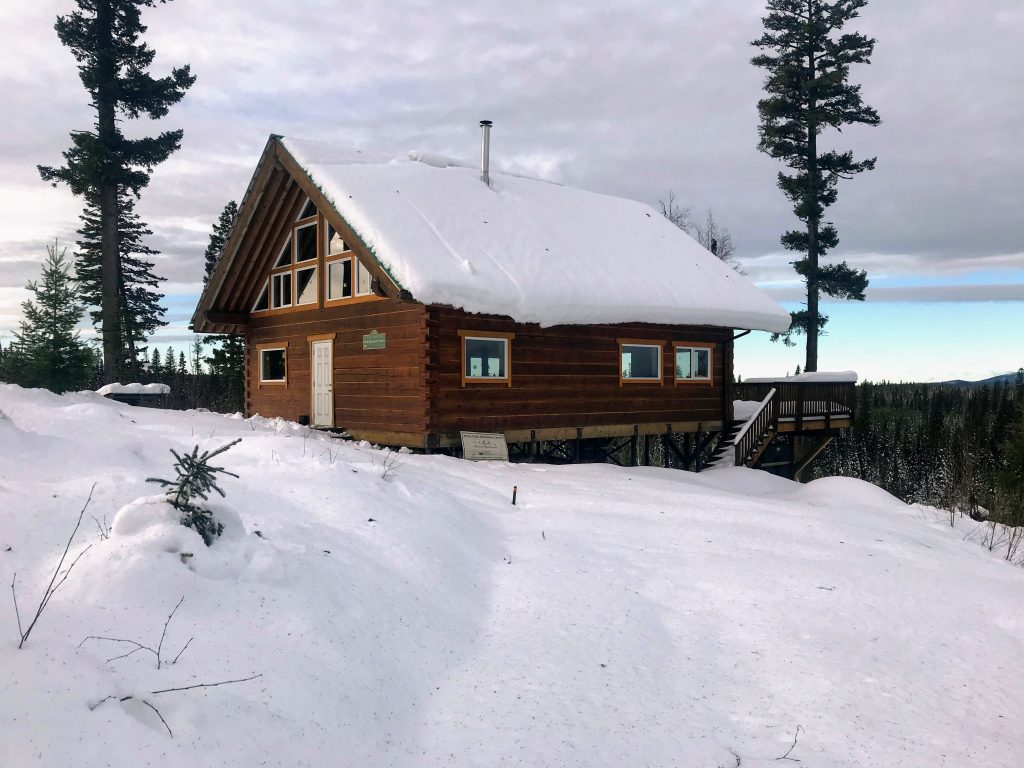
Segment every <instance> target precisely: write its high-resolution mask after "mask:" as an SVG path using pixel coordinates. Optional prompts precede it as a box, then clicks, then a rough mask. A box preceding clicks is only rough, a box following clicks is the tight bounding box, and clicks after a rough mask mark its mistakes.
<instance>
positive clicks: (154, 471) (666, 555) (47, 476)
mask: <svg viewBox="0 0 1024 768" xmlns="http://www.w3.org/2000/svg"><path fill="white" fill-rule="evenodd" d="M0 410H2V411H3V412H4V413H5V414H6V415H7V416H8V419H9V420H8V422H6V423H7V426H3V424H4V422H0V429H2V430H5V431H4V434H3V435H0V583H3V584H5V585H9V584H10V583H11V578H12V574H13V573H15V572H16V573H17V586H18V596H19V603H20V604H21V606H22V613H23V615H24V614H25V613H26V612H27V611H29V610H32V609H34V605H35V603H34V601H36V600H38V598H39V595H40V592H41V590H42V589H43V586H44V585H45V584H46V582H47V580H48V579H49V577H50V574H51V573H52V570H53V568H54V566H55V565H56V563H57V560H58V559H59V557H60V553H61V552H62V551H63V547H64V543H65V541H66V537H67V535H68V533H69V532H70V530H71V527H72V526H73V524H74V520H75V519H76V517H77V515H78V511H79V510H80V509H81V505H82V503H83V501H84V499H85V497H86V496H87V495H88V493H89V489H90V488H91V487H92V485H93V483H95V484H96V487H95V491H94V495H93V503H92V504H91V505H90V507H89V509H88V510H87V513H86V516H85V520H84V523H83V527H82V529H81V531H80V532H79V535H78V539H77V542H76V544H75V546H74V547H73V548H72V553H73V554H77V553H78V552H79V551H80V550H81V549H82V548H83V547H84V546H85V545H86V544H92V548H91V549H90V550H89V551H88V552H87V553H86V554H85V555H84V556H83V557H82V559H81V560H80V561H79V563H78V565H77V566H76V567H75V570H74V571H73V572H72V574H71V576H70V578H69V579H68V581H67V582H66V583H65V585H64V586H63V587H62V588H61V590H60V591H59V592H58V593H57V595H56V596H55V597H54V598H53V600H52V601H51V602H50V604H49V607H48V608H47V610H46V612H45V613H44V614H43V617H42V619H41V620H40V623H39V624H38V626H37V628H36V630H35V633H34V634H33V636H32V638H31V639H30V641H29V643H28V645H27V646H26V648H25V649H24V650H22V651H18V650H17V648H16V643H15V642H13V638H14V635H13V632H12V631H11V625H12V621H13V620H12V618H11V616H10V610H9V608H5V609H0V612H2V610H7V611H8V612H7V613H6V614H5V615H4V616H3V618H4V622H3V624H4V626H6V627H7V630H6V632H5V633H4V635H3V636H2V637H0V690H3V691H5V692H8V694H10V695H4V696H2V697H0V765H2V766H5V768H6V766H12V767H19V768H20V766H28V765H32V766H43V767H44V768H46V767H48V766H53V767H54V768H56V767H57V766H61V767H63V766H66V765H67V764H68V760H69V755H73V758H74V759H73V762H74V765H75V766H81V768H92V767H93V766H114V767H115V768H120V767H121V766H124V767H125V768H128V767H129V766H131V767H132V768H134V766H138V765H147V764H150V765H161V766H167V767H168V768H178V767H179V766H180V767H181V768H184V767H185V766H188V767H189V768H193V767H194V766H213V765H217V766H239V767H240V768H242V767H245V768H247V767H248V766H253V765H273V766H278V765H288V766H317V767H319V766H326V765H337V764H345V765H353V766H363V765H367V766H370V765H372V766H377V765H380V766H384V765H387V766H398V767H399V768H414V767H416V768H419V767H420V766H448V765H459V766H469V765H479V766H496V765H503V766H524V767H526V766H529V767H530V768H533V767H534V766H555V765H559V766H581V767H582V766H587V767H589V766H634V765H652V766H676V765H678V766H688V767H689V766H695V767H698V768H703V767H704V766H708V767H711V766H717V765H730V766H731V765H734V764H735V762H736V758H734V757H733V756H732V755H733V754H736V755H739V756H740V757H741V759H742V764H743V765H744V766H748V765H749V766H765V767H767V766H776V765H778V764H779V763H778V761H777V758H779V757H780V756H781V755H783V754H784V753H785V752H786V750H787V749H789V747H790V745H791V743H792V740H793V732H794V730H795V728H796V726H797V725H798V724H799V725H800V726H801V727H802V728H801V732H800V736H799V739H798V744H797V746H796V747H795V749H794V750H793V752H792V753H791V757H793V758H796V759H799V760H800V761H801V763H800V764H801V765H806V766H813V767H814V768H839V767H842V768H854V767H859V766H863V765H886V766H888V765H895V764H899V765H900V766H903V768H935V766H940V765H947V766H965V765H971V766H993V767H997V766H998V767H1000V768H1001V767H1002V766H1007V767H1009V766H1015V765H1017V764H1018V762H1019V757H1020V749H1019V745H1020V723H1021V722H1024V697H1022V696H1021V695H1020V686H1019V680H1018V677H1017V676H1016V675H1015V674H1014V672H1013V670H1014V669H1015V667H1014V665H1016V664H1017V663H1018V660H1019V659H1020V658H1022V657H1024V621H1021V618H1020V617H1021V616H1022V615H1024V570H1022V569H1018V568H1014V567H1011V566H1008V565H1006V564H1005V563H1004V562H1002V561H1001V560H1000V559H999V558H998V557H995V556H993V555H992V554H990V553H989V552H987V551H985V550H984V549H982V548H981V547H979V546H977V545H976V544H974V543H972V542H969V541H964V540H963V533H962V532H960V531H956V530H952V529H951V528H950V526H949V524H948V523H946V524H943V523H942V521H941V520H940V521H934V520H932V519H929V518H925V517H923V516H922V514H921V511H920V510H919V509H916V508H911V507H907V506H905V505H903V504H901V503H900V502H898V501H896V500H895V499H893V498H892V497H891V496H888V495H887V494H885V493H884V492H882V491H880V490H878V489H876V488H874V487H872V486H869V485H866V484H864V483H860V482H858V481H854V480H849V479H841V478H826V479H822V480H817V481H815V482H813V483H810V484H808V485H806V486H802V485H798V484H794V483H791V482H789V481H786V480H783V479H781V478H778V477H774V476H771V475H768V474H766V473H763V472H757V471H753V470H747V469H742V468H724V469H722V470H720V471H717V472H713V473H711V472H709V473H701V474H700V475H693V474H689V473H684V472H679V471H676V470H658V469H653V468H636V469H622V468H618V467H613V466H605V465H579V466H567V467H552V466H543V465H530V464H519V465H512V464H505V463H498V462H489V463H487V464H485V465H482V464H476V463H471V462H463V461H459V460H456V459H451V458H447V457H444V456H421V455H408V454H405V455H402V456H401V457H400V463H399V464H398V465H397V467H395V468H394V469H393V470H392V471H391V472H389V473H388V476H387V477H386V478H382V477H381V475H382V474H384V463H385V461H386V460H387V456H388V455H389V454H386V453H385V452H383V451H378V450H375V449H373V448H372V447H370V446H368V445H360V444H354V443H341V444H339V443H338V442H337V441H336V440H333V439H331V438H328V437H327V436H324V435H321V434H319V433H316V432H313V433H310V432H309V431H308V430H305V429H303V428H301V427H299V426H298V425H289V424H288V423H286V422H280V421H278V420H266V419H255V418H254V419H251V420H242V419H237V418H229V417H222V416H218V415H216V414H211V413H201V412H195V411H191V412H173V411H159V410H149V409H143V410H138V409H130V408H127V407H124V406H121V405H119V404H117V403H113V402H111V401H105V400H102V398H98V397H96V396H95V395H92V394H89V395H68V396H64V397H57V396H54V395H51V394H49V393H45V392H41V391H25V390H21V389H18V388H16V387H12V386H2V385H0ZM126 413H127V414H129V415H130V418H128V417H126V416H125V415H124V414H126ZM15 424H16V425H17V429H18V430H19V432H14V431H12V427H11V425H15ZM11 434H14V435H22V436H24V437H27V438H30V439H31V441H33V443H35V444H36V446H37V447H38V449H39V453H38V455H37V456H36V458H31V459H29V460H26V457H25V455H24V452H23V451H21V450H19V449H18V448H17V447H14V448H11V447H9V445H10V444H9V443H8V442H7V441H6V440H5V439H4V437H5V436H9V435H11ZM235 437H241V438H242V442H241V443H240V444H238V445H237V446H235V447H233V448H232V449H231V450H230V451H228V452H226V453H225V454H223V456H222V457H220V458H221V459H223V461H222V463H223V465H225V466H226V467H227V468H228V469H229V470H231V471H233V472H237V473H238V474H239V475H240V476H241V477H240V478H238V479H235V478H230V477H228V478H225V479H224V481H223V487H224V489H225V491H226V492H227V498H226V499H224V500H219V502H218V507H217V508H216V509H215V514H217V515H218V516H219V517H220V518H221V519H222V520H226V519H227V517H226V516H228V515H230V510H231V509H233V510H236V511H237V512H238V513H239V514H240V515H241V517H242V519H241V520H235V521H234V522H232V523H231V524H230V525H228V531H227V535H226V536H225V537H224V538H223V539H221V540H218V541H217V542H216V543H215V544H214V545H213V546H212V547H210V548H206V547H204V546H203V544H202V541H201V540H200V539H199V538H198V536H195V535H194V534H192V533H191V532H190V531H188V530H187V529H185V528H183V527H181V526H180V525H178V524H177V522H176V515H175V514H174V513H173V510H170V508H169V507H168V506H167V505H166V503H165V502H164V500H163V498H162V497H160V496H153V495H152V494H153V491H154V486H153V485H152V484H147V483H146V482H145V480H144V479H145V478H146V477H149V476H166V475H167V473H168V471H169V467H170V465H171V462H172V458H171V456H170V454H169V452H168V449H169V448H175V449H176V450H179V451H181V450H189V449H191V447H192V446H193V445H194V444H195V443H199V445H200V447H201V448H203V449H205V448H214V447H218V446H220V445H223V444H224V443H225V442H226V441H228V440H231V439H233V438H235ZM513 486H518V489H519V492H518V503H517V505H516V506H512V505H511V503H510V500H511V491H512V487H513ZM220 504H222V505H224V508H220V506H219V505H220ZM93 516H95V518H96V520H95V521H93V519H92V517H93ZM103 524H107V525H109V526H112V528H113V531H112V533H111V535H110V537H109V538H101V536H100V531H101V529H102V526H103ZM188 553H192V554H193V557H191V558H187V557H182V555H183V554H188ZM183 597H184V601H182V602H181V605H180V606H179V608H178V610H177V611H176V613H175V615H174V618H173V620H172V621H171V622H170V623H169V624H168V626H167V632H166V637H165V638H164V640H163V653H164V657H163V658H164V660H165V661H166V662H169V661H170V659H173V658H174V656H176V655H177V654H178V653H179V651H181V650H182V649H183V648H184V649H185V650H184V651H183V652H182V653H181V656H180V658H179V659H178V661H177V663H174V664H171V663H165V664H163V665H162V667H161V669H159V670H158V669H156V664H155V658H154V657H153V656H152V655H151V654H149V653H146V652H137V653H134V654H132V655H130V656H127V657H125V658H121V659H114V657H116V656H121V655H123V654H124V653H126V652H127V651H129V650H131V649H132V646H131V645H128V644H124V643H112V642H109V641H100V640H89V641H88V642H85V643H84V644H83V643H82V640H83V638H85V637H87V636H90V635H94V636H103V637H113V638H128V639H131V640H134V641H136V642H139V643H143V644H145V645H147V646H151V647H154V648H155V647H156V646H157V644H158V643H159V642H160V640H161V632H162V630H163V627H164V625H165V623H167V618H168V615H169V614H170V613H171V611H172V610H173V609H174V607H175V605H177V604H178V603H179V601H181V600H182V598H183ZM80 645H81V647H80ZM186 646H187V647H186ZM256 674H259V675H262V676H261V677H259V678H257V679H255V680H251V681H248V682H245V683H238V684H232V685H225V686H219V687H215V688H206V689H201V690H198V689H197V690H192V691H188V692H179V693H167V694H155V695H154V694H152V693H151V692H153V691H158V690H163V689H166V688H172V687H180V686H185V685H190V684H195V683H201V682H218V681H224V680H236V679H241V678H246V677H250V676H252V675H256ZM11 692H14V693H13V694H11ZM107 696H114V697H115V699H113V700H108V701H105V702H104V703H103V704H101V705H98V706H96V705H97V703H98V702H100V701H101V700H103V699H104V698H105V697H107ZM125 696H132V697H133V698H131V699H128V700H126V701H123V702H122V701H119V699H121V698H123V697H125ZM144 700H151V701H152V702H153V703H154V704H155V705H156V706H157V707H158V708H159V710H160V712H161V714H162V715H163V717H164V718H165V719H166V721H167V724H168V726H169V727H170V728H171V729H172V730H173V732H174V737H173V738H171V737H170V736H169V735H168V733H167V730H166V728H165V727H164V725H163V724H162V723H161V722H160V720H159V719H158V718H157V716H156V715H155V714H154V713H153V711H152V710H150V709H149V708H147V707H146V706H145V705H143V704H142V703H141V702H142V701H144ZM90 707H94V708H93V709H90ZM784 762H787V761H784Z"/></svg>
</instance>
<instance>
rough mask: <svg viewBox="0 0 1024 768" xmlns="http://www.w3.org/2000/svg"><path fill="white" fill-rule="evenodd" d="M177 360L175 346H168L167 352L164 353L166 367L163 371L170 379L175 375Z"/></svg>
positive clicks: (166, 377) (165, 376)
mask: <svg viewBox="0 0 1024 768" xmlns="http://www.w3.org/2000/svg"><path fill="white" fill-rule="evenodd" d="M176 362H177V361H176V360H175V357H174V347H168V348H167V352H166V353H164V369H163V373H164V378H165V379H168V380H169V379H170V378H171V377H173V376H174V369H175V367H176V366H175V363H176Z"/></svg>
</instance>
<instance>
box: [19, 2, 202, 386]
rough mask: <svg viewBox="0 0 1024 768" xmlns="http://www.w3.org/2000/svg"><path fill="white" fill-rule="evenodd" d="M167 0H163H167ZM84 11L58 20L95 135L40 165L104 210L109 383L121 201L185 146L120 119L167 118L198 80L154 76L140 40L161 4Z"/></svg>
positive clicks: (118, 342) (185, 71)
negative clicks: (134, 132) (124, 127)
mask: <svg viewBox="0 0 1024 768" xmlns="http://www.w3.org/2000/svg"><path fill="white" fill-rule="evenodd" d="M163 1H164V0H160V2H163ZM76 3H77V5H78V10H77V11H74V12H73V13H70V14H68V15H67V16H58V17H57V23H56V25H55V27H54V28H55V29H56V31H57V37H58V38H60V41H61V43H63V44H64V45H65V46H66V47H67V48H69V49H70V50H71V52H72V54H73V55H74V57H75V60H76V61H77V62H78V73H79V76H80V78H81V80H82V85H84V86H85V89H86V91H87V92H88V93H89V95H90V97H91V98H92V107H93V108H94V109H95V110H96V123H95V126H94V130H92V131H73V132H72V134H71V146H70V147H69V148H68V149H67V150H65V151H64V153H63V154H64V161H65V164H64V165H63V166H61V167H50V166H39V173H40V175H41V176H42V178H43V180H45V181H50V182H53V183H54V184H56V183H57V182H63V183H65V184H67V185H68V187H69V188H70V189H71V191H72V192H73V193H74V194H75V195H79V196H83V197H87V196H89V195H92V196H93V199H94V200H95V201H96V203H97V207H98V210H99V230H100V253H101V264H102V267H101V280H102V300H101V302H100V314H101V322H102V335H103V357H104V365H105V369H106V373H105V375H106V379H107V380H108V381H117V380H118V379H119V378H121V369H122V365H121V361H122V359H123V357H124V351H123V350H124V346H123V345H124V338H125V337H124V334H123V333H122V331H121V321H122V317H123V316H124V311H123V309H122V302H123V299H122V290H121V285H122V273H123V272H124V268H123V266H122V264H121V259H120V249H119V243H118V241H119V232H118V225H119V216H118V202H119V200H121V199H122V198H123V196H124V195H127V194H132V195H135V196H136V197H137V196H138V195H139V193H140V191H141V190H142V189H143V188H144V187H145V186H146V185H147V184H148V183H149V177H150V173H151V172H152V170H153V168H154V167H155V166H157V165H159V164H160V163H162V162H163V161H164V160H166V159H167V158H168V157H169V156H170V155H171V154H172V153H173V152H175V151H176V150H177V149H178V148H179V147H180V146H181V138H182V131H181V130H175V131H163V132H161V133H160V134H158V135H157V136H146V137H141V138H132V139H130V138H127V137H126V136H125V135H124V134H123V133H122V132H121V128H120V125H119V124H118V116H119V115H120V117H121V119H122V120H123V119H125V118H127V119H132V120H134V119H136V118H138V117H140V116H142V115H145V116H147V117H149V118H151V119H153V120H157V119H159V118H161V117H164V116H165V115H166V114H167V112H168V110H169V109H170V108H171V107H172V106H173V105H175V104H177V103H178V102H179V101H181V99H182V98H183V97H184V95H185V92H186V91H187V90H188V89H189V88H190V87H191V86H192V84H193V83H194V82H195V77H194V76H193V75H192V73H191V72H190V70H189V67H188V66H184V67H176V68H174V69H172V70H171V73H170V74H169V75H168V76H166V77H161V78H156V77H153V76H152V75H150V74H149V71H148V70H149V67H150V65H151V64H152V63H153V58H154V56H155V55H156V52H155V51H154V50H153V49H151V48H150V47H149V46H148V45H146V43H145V42H143V41H142V40H141V37H142V35H143V34H144V33H145V32H146V29H147V28H146V27H145V26H144V25H143V24H142V21H141V11H142V9H143V8H152V7H154V6H155V5H156V3H157V0H76Z"/></svg>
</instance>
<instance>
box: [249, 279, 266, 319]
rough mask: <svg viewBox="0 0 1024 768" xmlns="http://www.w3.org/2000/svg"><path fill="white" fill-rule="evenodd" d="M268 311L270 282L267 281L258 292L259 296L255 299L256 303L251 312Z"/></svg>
mask: <svg viewBox="0 0 1024 768" xmlns="http://www.w3.org/2000/svg"><path fill="white" fill-rule="evenodd" d="M268 309H270V281H269V280H268V281H267V282H265V283H264V284H263V290H262V291H260V296H259V298H258V299H256V303H255V304H253V305H252V311H253V312H264V311H266V310H268Z"/></svg>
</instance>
